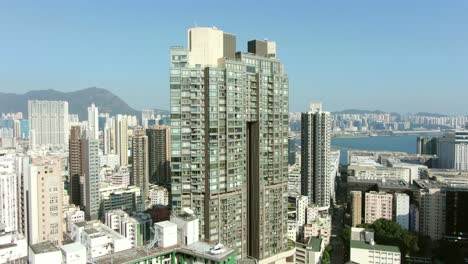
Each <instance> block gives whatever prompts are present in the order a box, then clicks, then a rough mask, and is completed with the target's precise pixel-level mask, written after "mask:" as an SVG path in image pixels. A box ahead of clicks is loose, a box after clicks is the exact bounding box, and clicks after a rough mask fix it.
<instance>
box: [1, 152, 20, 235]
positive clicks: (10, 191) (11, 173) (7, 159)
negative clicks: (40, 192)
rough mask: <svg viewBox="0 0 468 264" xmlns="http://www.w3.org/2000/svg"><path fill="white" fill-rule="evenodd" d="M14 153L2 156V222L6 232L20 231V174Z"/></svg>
mask: <svg viewBox="0 0 468 264" xmlns="http://www.w3.org/2000/svg"><path fill="white" fill-rule="evenodd" d="M16 165H17V163H16V160H15V156H13V155H3V156H0V194H1V198H0V224H4V226H3V228H4V231H5V232H16V231H18V221H19V220H18V205H19V204H18V198H19V196H18V190H19V188H18V179H19V177H18V175H17V169H16Z"/></svg>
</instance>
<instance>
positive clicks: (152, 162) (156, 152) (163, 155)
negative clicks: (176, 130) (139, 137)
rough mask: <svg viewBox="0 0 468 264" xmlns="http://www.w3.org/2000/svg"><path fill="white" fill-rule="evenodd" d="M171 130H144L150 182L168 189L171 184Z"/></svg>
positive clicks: (157, 128) (152, 127)
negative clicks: (146, 137)
mask: <svg viewBox="0 0 468 264" xmlns="http://www.w3.org/2000/svg"><path fill="white" fill-rule="evenodd" d="M170 133H171V130H170V128H169V127H168V126H150V127H149V128H148V129H146V135H147V136H148V146H149V147H148V151H149V155H148V156H149V175H150V176H149V179H150V182H152V183H156V184H158V185H163V186H166V187H169V186H170V184H171V174H170V173H171V168H170V161H171V134H170Z"/></svg>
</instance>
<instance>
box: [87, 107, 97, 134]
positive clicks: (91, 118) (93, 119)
mask: <svg viewBox="0 0 468 264" xmlns="http://www.w3.org/2000/svg"><path fill="white" fill-rule="evenodd" d="M98 117H99V110H98V108H97V107H96V106H95V105H94V103H92V104H91V106H90V107H88V131H89V132H88V138H89V139H97V140H99V118H98Z"/></svg>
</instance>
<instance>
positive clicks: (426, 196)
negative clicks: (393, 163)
mask: <svg viewBox="0 0 468 264" xmlns="http://www.w3.org/2000/svg"><path fill="white" fill-rule="evenodd" d="M415 183H416V186H417V187H418V189H417V190H416V191H415V192H414V200H415V202H416V204H417V205H418V207H419V233H420V234H421V235H426V236H429V237H431V239H432V240H439V239H441V238H442V237H443V236H444V234H445V231H446V230H445V228H446V193H445V192H444V191H443V189H442V186H440V185H439V184H438V183H434V182H429V181H424V180H417V181H415Z"/></svg>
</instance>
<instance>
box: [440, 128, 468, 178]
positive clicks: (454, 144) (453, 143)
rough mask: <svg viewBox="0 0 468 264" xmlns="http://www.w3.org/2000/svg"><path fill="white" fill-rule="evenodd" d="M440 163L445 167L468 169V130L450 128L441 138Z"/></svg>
mask: <svg viewBox="0 0 468 264" xmlns="http://www.w3.org/2000/svg"><path fill="white" fill-rule="evenodd" d="M437 156H438V157H439V159H438V165H439V167H440V168H443V169H456V170H460V171H467V170H468V130H450V131H447V132H446V134H445V136H444V137H443V138H441V139H440V140H439V144H438V147H437Z"/></svg>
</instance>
